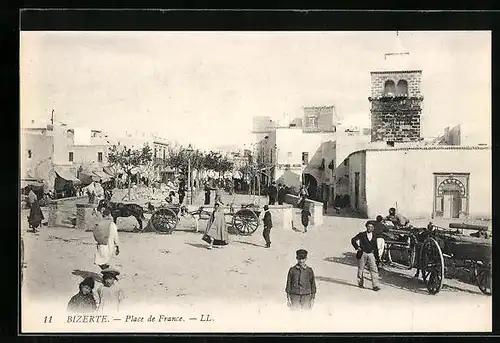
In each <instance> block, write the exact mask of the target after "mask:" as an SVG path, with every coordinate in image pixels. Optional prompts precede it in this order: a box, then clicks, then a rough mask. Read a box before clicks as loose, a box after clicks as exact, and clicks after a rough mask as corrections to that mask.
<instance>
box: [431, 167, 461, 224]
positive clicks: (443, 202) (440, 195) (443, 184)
mask: <svg viewBox="0 0 500 343" xmlns="http://www.w3.org/2000/svg"><path fill="white" fill-rule="evenodd" d="M436 179H437V180H436V186H437V187H436V200H435V203H436V209H435V215H436V216H437V217H442V218H446V219H450V218H460V217H461V216H463V215H466V214H467V212H468V208H467V207H468V196H467V193H468V192H467V184H468V176H461V175H460V176H456V175H447V176H445V177H443V176H441V179H439V176H436ZM462 179H463V180H462Z"/></svg>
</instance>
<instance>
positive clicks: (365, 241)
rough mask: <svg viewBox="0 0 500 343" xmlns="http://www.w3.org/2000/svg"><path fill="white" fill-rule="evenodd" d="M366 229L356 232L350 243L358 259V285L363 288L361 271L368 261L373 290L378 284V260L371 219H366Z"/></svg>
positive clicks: (378, 287)
mask: <svg viewBox="0 0 500 343" xmlns="http://www.w3.org/2000/svg"><path fill="white" fill-rule="evenodd" d="M365 226H366V231H363V232H360V233H358V234H357V235H356V236H354V237H353V238H352V239H351V244H352V246H353V247H354V249H356V250H357V253H356V258H357V259H358V286H359V287H360V288H364V276H363V271H364V270H365V265H366V263H368V267H369V268H370V274H371V276H372V283H373V290H374V291H379V290H380V285H379V281H378V268H377V262H378V261H379V256H378V249H377V238H376V236H375V234H374V233H373V230H374V226H373V222H372V221H367V222H366V224H365Z"/></svg>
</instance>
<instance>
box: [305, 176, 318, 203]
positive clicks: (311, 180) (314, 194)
mask: <svg viewBox="0 0 500 343" xmlns="http://www.w3.org/2000/svg"><path fill="white" fill-rule="evenodd" d="M304 184H305V185H306V187H307V191H308V192H309V198H311V199H314V200H317V199H318V182H317V181H316V178H315V177H314V176H312V175H311V174H307V173H306V174H304Z"/></svg>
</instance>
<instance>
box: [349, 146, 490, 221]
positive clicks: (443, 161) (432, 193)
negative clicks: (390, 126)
mask: <svg viewBox="0 0 500 343" xmlns="http://www.w3.org/2000/svg"><path fill="white" fill-rule="evenodd" d="M347 165H348V175H349V176H348V180H349V198H350V205H351V208H353V209H355V210H357V211H359V213H360V214H362V215H364V216H366V217H369V218H375V217H376V216H377V215H378V214H382V215H384V214H386V213H387V211H388V209H389V208H390V207H396V208H397V209H398V211H400V212H401V213H403V214H404V215H406V216H408V217H410V218H491V208H492V202H491V195H492V184H491V180H492V174H491V168H492V166H491V147H488V146H444V145H436V146H414V147H383V148H372V147H371V148H368V149H364V150H360V151H357V152H354V153H352V154H350V155H349V157H348V158H347Z"/></svg>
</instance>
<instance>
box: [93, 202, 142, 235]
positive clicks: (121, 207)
mask: <svg viewBox="0 0 500 343" xmlns="http://www.w3.org/2000/svg"><path fill="white" fill-rule="evenodd" d="M103 208H109V210H110V211H111V216H112V217H113V222H114V223H115V224H116V220H117V219H118V217H130V216H133V217H134V218H135V219H136V220H137V222H138V223H139V230H138V231H140V232H142V230H143V227H142V220H145V219H146V217H144V209H143V208H142V207H141V206H139V205H137V204H124V203H121V202H119V203H116V202H111V201H109V200H107V199H102V200H101V201H99V204H98V205H97V211H101V210H102V209H103Z"/></svg>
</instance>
